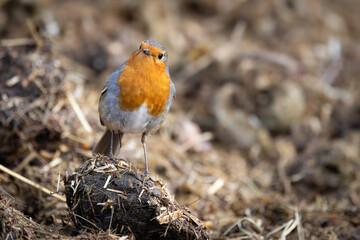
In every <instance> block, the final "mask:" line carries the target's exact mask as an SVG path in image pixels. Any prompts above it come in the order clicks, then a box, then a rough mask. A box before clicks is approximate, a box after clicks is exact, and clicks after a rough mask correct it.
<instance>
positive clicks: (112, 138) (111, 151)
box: [109, 131, 114, 159]
mask: <svg viewBox="0 0 360 240" xmlns="http://www.w3.org/2000/svg"><path fill="white" fill-rule="evenodd" d="M113 141H114V131H111V138H110V154H109V157H110V159H113V158H114V154H113Z"/></svg>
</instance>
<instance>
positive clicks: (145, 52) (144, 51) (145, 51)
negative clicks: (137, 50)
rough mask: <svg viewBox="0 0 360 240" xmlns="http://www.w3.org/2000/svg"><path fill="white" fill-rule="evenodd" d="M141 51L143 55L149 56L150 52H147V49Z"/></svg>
mask: <svg viewBox="0 0 360 240" xmlns="http://www.w3.org/2000/svg"><path fill="white" fill-rule="evenodd" d="M142 51H143V53H144V54H145V55H147V56H150V51H149V49H146V48H145V49H143V50H142Z"/></svg>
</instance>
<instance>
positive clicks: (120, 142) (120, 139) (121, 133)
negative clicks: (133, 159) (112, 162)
mask: <svg viewBox="0 0 360 240" xmlns="http://www.w3.org/2000/svg"><path fill="white" fill-rule="evenodd" d="M118 135H119V145H120V149H121V147H122V139H123V137H124V133H123V132H120V131H118ZM116 160H123V161H125V162H127V161H126V160H125V158H116Z"/></svg>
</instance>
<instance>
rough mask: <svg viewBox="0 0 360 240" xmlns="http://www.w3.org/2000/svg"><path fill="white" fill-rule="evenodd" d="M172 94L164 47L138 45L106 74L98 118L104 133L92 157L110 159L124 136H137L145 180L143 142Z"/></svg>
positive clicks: (149, 43)
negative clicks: (123, 60) (114, 68)
mask: <svg viewBox="0 0 360 240" xmlns="http://www.w3.org/2000/svg"><path fill="white" fill-rule="evenodd" d="M175 92H176V90H175V85H174V83H173V82H172V80H171V78H170V73H169V67H168V53H167V51H166V49H165V47H163V46H162V45H161V44H160V43H158V42H156V41H153V40H144V41H142V42H141V44H140V47H139V49H137V50H135V51H134V52H133V53H132V54H131V55H130V57H129V59H128V60H126V61H125V62H124V63H123V64H122V65H121V66H120V67H119V68H118V69H117V70H115V71H114V72H113V73H112V74H110V76H109V77H108V78H107V80H106V83H105V86H104V88H103V90H102V91H101V96H100V100H99V118H100V123H101V124H102V125H104V126H105V127H106V131H105V133H104V134H103V136H102V137H101V139H100V140H99V142H98V143H97V144H96V145H95V147H94V149H93V153H98V154H103V155H107V156H108V157H109V158H110V159H114V155H115V154H116V152H117V150H118V149H121V147H122V139H123V136H124V134H128V133H130V134H141V143H142V145H143V151H144V158H145V176H149V169H148V161H147V155H146V140H147V137H148V136H150V135H151V134H153V133H155V132H156V131H157V130H158V129H159V128H160V126H161V125H162V123H163V122H164V120H165V117H166V115H167V113H168V112H169V109H170V105H171V103H172V101H173V98H174V97H175Z"/></svg>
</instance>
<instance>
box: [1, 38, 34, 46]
mask: <svg viewBox="0 0 360 240" xmlns="http://www.w3.org/2000/svg"><path fill="white" fill-rule="evenodd" d="M34 44H35V41H34V40H33V39H31V38H12V39H3V40H1V41H0V45H1V46H2V47H15V46H26V45H34Z"/></svg>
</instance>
